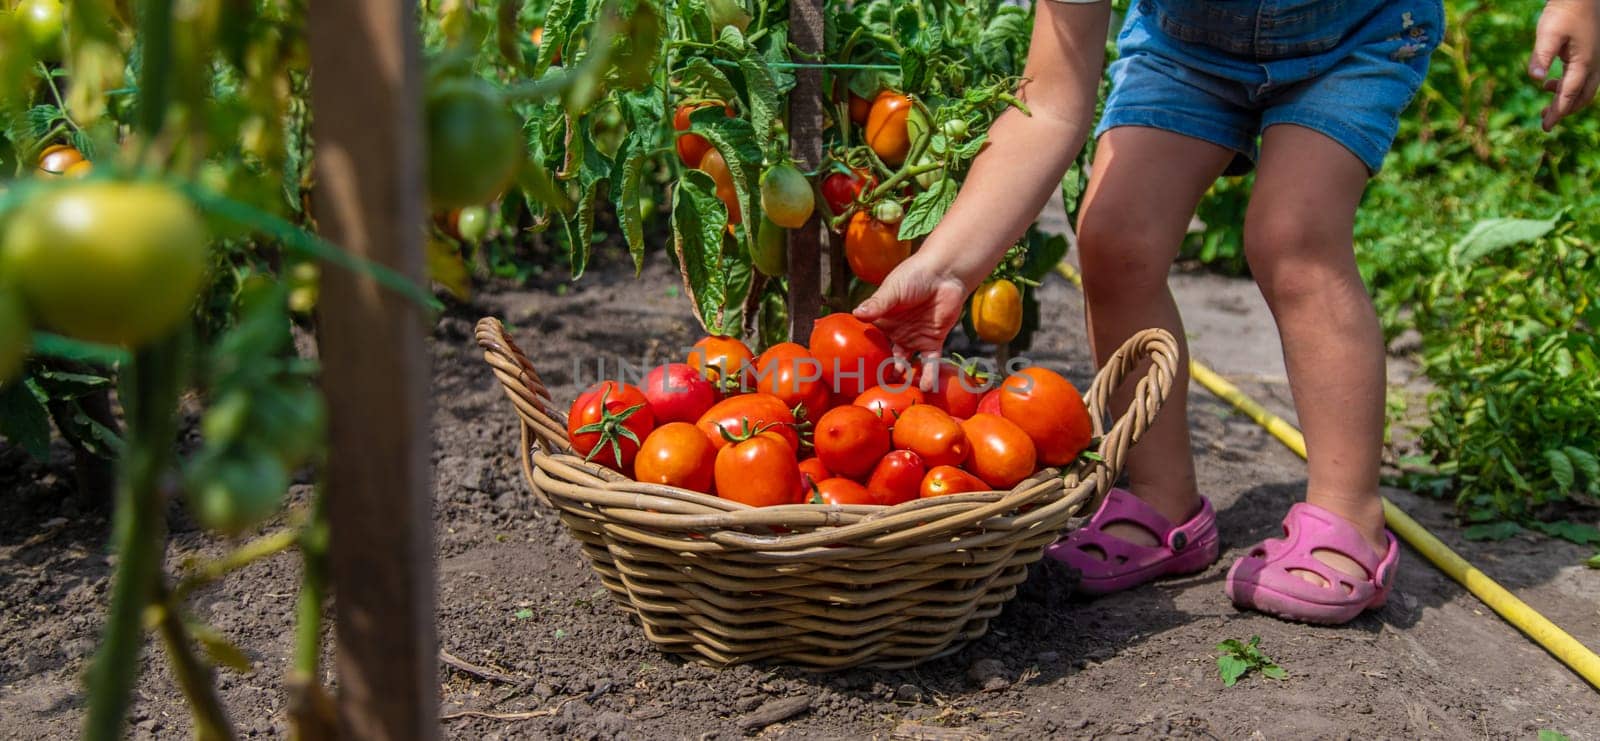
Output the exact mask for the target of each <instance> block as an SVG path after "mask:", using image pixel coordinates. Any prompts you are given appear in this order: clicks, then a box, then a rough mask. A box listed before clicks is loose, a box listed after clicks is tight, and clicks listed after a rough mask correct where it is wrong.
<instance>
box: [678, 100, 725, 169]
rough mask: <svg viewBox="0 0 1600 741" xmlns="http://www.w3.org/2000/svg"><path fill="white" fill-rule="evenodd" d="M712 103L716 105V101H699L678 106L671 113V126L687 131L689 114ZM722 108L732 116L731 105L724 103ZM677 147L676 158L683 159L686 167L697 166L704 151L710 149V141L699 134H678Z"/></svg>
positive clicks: (703, 155)
mask: <svg viewBox="0 0 1600 741" xmlns="http://www.w3.org/2000/svg"><path fill="white" fill-rule="evenodd" d="M713 105H716V103H701V104H700V105H695V106H687V105H681V106H678V110H676V111H674V112H673V114H672V128H673V129H674V130H677V131H688V130H689V114H691V113H694V112H695V111H697V110H700V109H701V108H705V107H707V106H713ZM722 110H723V111H724V112H725V113H726V114H727V116H728V117H729V118H733V108H732V107H730V106H727V105H724V106H722ZM677 148H678V159H681V160H683V164H684V165H686V166H688V167H699V166H700V161H701V160H702V159H704V158H705V156H706V152H709V151H711V142H708V141H706V138H705V137H703V136H701V135H699V134H679V135H678V139H677Z"/></svg>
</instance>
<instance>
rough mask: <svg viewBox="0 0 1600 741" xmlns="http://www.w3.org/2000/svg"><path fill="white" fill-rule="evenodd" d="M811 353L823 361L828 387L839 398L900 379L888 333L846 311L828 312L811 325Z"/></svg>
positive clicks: (857, 394)
mask: <svg viewBox="0 0 1600 741" xmlns="http://www.w3.org/2000/svg"><path fill="white" fill-rule="evenodd" d="M811 354H812V355H813V356H815V357H816V358H817V360H818V361H820V362H821V363H822V378H823V380H824V381H826V382H827V385H828V388H829V389H830V390H832V391H833V393H835V394H838V395H839V396H840V397H841V398H846V399H853V398H855V397H857V396H860V395H861V392H863V391H865V390H867V389H868V388H870V387H872V386H876V385H878V384H880V383H883V382H885V381H898V380H899V379H900V372H899V369H898V368H897V367H896V366H895V365H894V363H893V362H892V361H893V357H894V353H893V348H892V346H891V345H890V344H889V337H888V335H885V334H884V333H883V330H881V329H878V328H877V327H875V326H873V325H871V324H868V323H866V322H863V321H861V320H860V319H857V318H855V317H853V316H851V315H849V314H842V313H840V314H829V315H827V316H825V317H822V318H821V319H818V320H817V322H816V324H814V325H812V327H811Z"/></svg>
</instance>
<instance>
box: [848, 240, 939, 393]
mask: <svg viewBox="0 0 1600 741" xmlns="http://www.w3.org/2000/svg"><path fill="white" fill-rule="evenodd" d="M921 257H923V255H922V253H918V254H916V255H912V256H911V257H910V258H908V259H906V261H905V262H903V263H900V266H899V267H896V268H895V269H894V271H893V272H891V273H889V277H888V278H885V279H884V281H883V285H881V286H878V290H877V291H874V292H873V294H872V295H871V296H870V297H868V298H867V300H866V301H862V302H861V305H860V306H858V307H856V310H855V312H854V313H855V316H856V318H857V319H860V320H862V321H865V322H872V323H873V324H876V325H878V328H879V329H882V330H883V332H884V334H886V335H888V336H889V341H890V342H892V343H894V350H895V355H896V356H897V357H901V358H906V359H910V358H912V357H913V356H915V357H919V358H921V359H922V360H923V362H924V363H926V362H929V361H936V360H937V359H938V357H939V353H940V351H941V350H942V349H943V348H944V338H945V335H948V334H950V330H951V329H952V328H954V327H955V326H956V322H957V321H958V320H959V319H960V318H961V302H962V301H964V300H966V297H967V287H966V285H965V284H963V283H962V282H961V279H960V278H958V277H956V276H955V275H954V274H952V273H950V272H948V271H947V270H945V269H944V268H943V267H941V266H940V265H937V264H934V262H935V261H933V260H929V259H926V258H924V259H918V258H921ZM924 375H925V376H926V375H927V374H924ZM928 377H929V378H930V379H931V376H928Z"/></svg>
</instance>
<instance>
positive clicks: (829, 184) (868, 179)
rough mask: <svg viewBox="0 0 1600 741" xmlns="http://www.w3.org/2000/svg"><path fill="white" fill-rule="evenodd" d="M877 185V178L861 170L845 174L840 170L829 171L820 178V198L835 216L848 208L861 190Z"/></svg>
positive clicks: (864, 190) (870, 188)
mask: <svg viewBox="0 0 1600 741" xmlns="http://www.w3.org/2000/svg"><path fill="white" fill-rule="evenodd" d="M876 187H878V179H877V178H874V177H872V176H871V175H869V174H867V173H866V172H864V171H862V170H852V171H850V174H848V175H846V174H845V173H842V172H831V173H828V176H827V177H825V178H823V179H822V186H821V189H822V200H823V202H824V203H827V204H828V209H829V211H830V212H831V213H833V214H834V215H835V216H837V215H839V214H842V213H844V212H845V209H847V208H850V204H852V203H855V202H856V198H858V197H860V196H861V194H862V193H863V192H866V191H869V190H872V189H873V188H876Z"/></svg>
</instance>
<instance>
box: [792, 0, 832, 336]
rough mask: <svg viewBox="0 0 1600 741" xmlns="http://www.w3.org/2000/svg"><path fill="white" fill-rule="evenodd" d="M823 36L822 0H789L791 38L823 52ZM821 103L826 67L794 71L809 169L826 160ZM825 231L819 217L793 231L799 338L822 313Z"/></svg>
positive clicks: (796, 142) (795, 150)
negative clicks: (823, 147)
mask: <svg viewBox="0 0 1600 741" xmlns="http://www.w3.org/2000/svg"><path fill="white" fill-rule="evenodd" d="M822 35H823V16H822V0H790V2H789V43H791V44H794V45H795V48H797V49H798V50H799V51H800V52H801V53H803V54H821V53H822ZM823 103H824V98H823V94H822V70H820V69H816V68H802V69H799V70H796V71H795V87H794V90H793V91H792V92H790V93H789V154H790V156H792V157H794V159H795V162H796V163H797V164H798V165H799V167H800V169H801V170H805V171H808V172H809V171H812V170H815V169H816V168H817V166H818V165H819V164H820V163H821V162H822V122H823V116H822V107H823ZM822 210H823V209H821V208H819V209H817V212H818V213H819V214H820V213H821V212H822ZM822 233H823V228H822V219H821V217H820V216H812V217H811V220H810V221H807V222H806V224H805V226H802V227H800V228H799V229H795V230H793V231H791V232H789V337H790V338H791V339H793V340H794V341H795V342H801V343H804V342H807V341H808V340H809V338H810V337H811V325H812V324H813V323H815V322H816V320H817V316H818V315H819V314H821V313H822V249H821V247H822Z"/></svg>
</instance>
